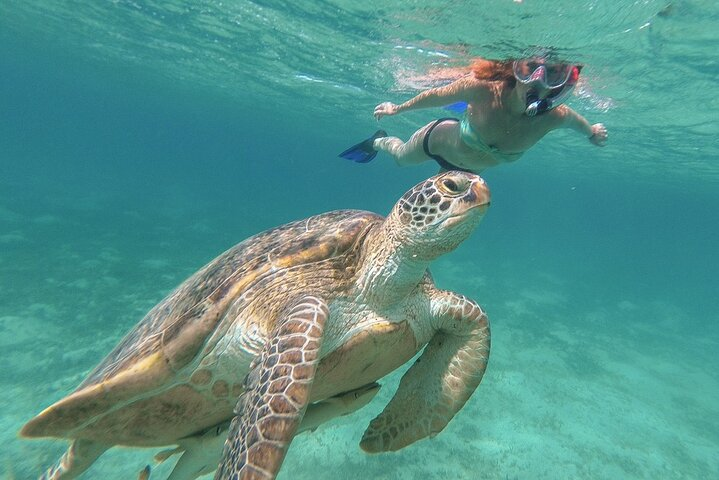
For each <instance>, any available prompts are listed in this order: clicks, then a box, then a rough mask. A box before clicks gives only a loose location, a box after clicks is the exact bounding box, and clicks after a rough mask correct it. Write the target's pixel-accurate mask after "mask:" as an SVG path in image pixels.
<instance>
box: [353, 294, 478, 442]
mask: <svg viewBox="0 0 719 480" xmlns="http://www.w3.org/2000/svg"><path fill="white" fill-rule="evenodd" d="M431 300H432V302H431V308H432V314H433V317H434V319H435V321H436V322H437V323H436V325H437V327H438V329H437V332H436V333H435V334H434V336H433V337H432V339H431V340H430V342H429V343H428V344H427V346H426V347H425V349H424V352H423V353H422V355H421V356H420V357H419V358H418V359H417V361H416V362H415V364H414V365H412V367H411V368H410V369H409V370H408V371H407V373H405V374H404V376H403V377H402V380H401V381H400V384H399V389H398V390H397V393H396V394H395V396H394V397H393V398H392V400H391V401H390V402H389V404H388V405H387V406H386V407H385V409H384V411H383V412H382V413H381V414H380V415H379V416H378V417H377V418H375V419H374V420H372V422H370V424H369V426H368V427H367V430H366V431H365V433H364V435H363V436H362V440H361V442H360V447H362V449H363V450H364V451H366V452H368V453H377V452H386V451H393V450H399V449H400V448H403V447H406V446H407V445H409V444H411V443H413V442H415V441H417V440H420V439H422V438H425V437H428V436H429V437H433V436H435V435H436V434H438V433H439V432H441V431H442V429H444V427H445V426H447V424H448V423H449V421H450V420H452V417H454V415H455V414H456V413H457V412H458V411H459V410H460V409H461V408H462V407H463V406H464V404H465V402H466V401H467V400H468V399H469V397H470V396H471V395H472V393H473V392H474V390H475V389H476V388H477V386H478V385H479V382H480V381H481V380H482V376H483V375H484V370H485V369H486V368H487V359H488V358H489V345H490V336H489V323H488V321H487V316H486V315H485V313H484V311H483V310H482V308H481V307H480V306H479V305H477V304H476V303H475V302H473V301H471V300H469V299H467V298H466V297H464V296H462V295H458V294H456V293H453V292H446V291H436V292H434V294H433V295H432V299H431Z"/></svg>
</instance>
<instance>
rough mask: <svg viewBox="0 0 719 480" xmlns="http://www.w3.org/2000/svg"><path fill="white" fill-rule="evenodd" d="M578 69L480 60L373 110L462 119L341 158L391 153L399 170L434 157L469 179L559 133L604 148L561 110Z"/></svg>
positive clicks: (371, 141) (600, 130)
mask: <svg viewBox="0 0 719 480" xmlns="http://www.w3.org/2000/svg"><path fill="white" fill-rule="evenodd" d="M580 70H581V66H580V65H572V64H569V63H560V62H550V61H549V60H547V59H545V58H543V57H531V58H525V59H521V60H505V61H493V60H484V59H479V60H477V61H475V63H474V64H473V65H472V68H471V73H470V74H468V75H466V76H463V77H462V78H460V79H458V80H455V81H454V82H452V83H450V84H448V85H445V86H443V87H437V88H431V89H429V90H426V91H424V92H422V93H420V94H419V95H417V96H415V97H414V98H412V99H411V100H409V101H407V102H405V103H403V104H401V105H395V104H394V103H391V102H384V103H381V104H379V105H377V107H375V110H374V116H375V118H376V119H377V120H379V119H381V118H382V117H384V116H385V115H396V114H398V113H400V112H404V111H408V110H415V109H419V108H429V107H446V106H448V105H450V106H451V109H452V110H456V109H457V106H458V105H459V106H462V107H463V106H464V105H465V104H466V110H465V113H464V115H463V117H462V118H461V119H457V118H440V119H438V120H434V121H432V122H430V123H429V124H427V125H425V126H424V127H422V128H420V129H419V130H417V131H416V132H415V133H414V134H413V135H412V137H411V138H410V139H409V140H408V141H407V142H404V141H402V140H401V139H400V138H397V137H390V136H387V133H386V132H384V131H383V130H378V131H377V132H376V133H375V134H374V135H373V136H372V137H370V138H368V139H367V140H365V141H363V142H361V143H358V144H357V145H354V146H352V147H350V148H349V149H347V150H345V151H344V152H342V153H341V154H340V157H342V158H346V159H349V160H352V161H355V162H359V163H365V162H369V161H370V160H372V159H373V158H374V157H375V156H376V155H377V152H378V151H384V152H387V153H389V154H390V155H392V156H393V157H394V159H395V161H396V162H397V164H399V165H401V166H405V165H415V164H418V163H422V162H425V161H427V160H428V159H433V160H434V161H436V162H437V163H438V164H439V165H440V167H442V169H445V170H468V171H472V172H476V173H480V172H482V170H484V169H485V168H487V167H491V166H494V165H498V164H501V163H507V162H513V161H515V160H517V159H518V158H520V157H521V156H522V155H523V154H524V152H526V151H527V150H528V149H529V148H530V147H532V146H533V145H534V144H536V143H537V142H538V141H539V140H541V139H542V138H543V137H544V136H545V135H546V134H547V133H549V132H550V131H552V130H555V129H558V128H571V129H573V130H576V131H577V132H579V133H581V134H583V135H585V136H586V137H587V138H588V139H589V141H590V142H591V143H593V144H594V145H597V146H600V147H602V146H604V144H605V142H606V140H607V130H606V128H605V127H604V125H602V124H601V123H596V124H594V125H590V124H589V122H588V121H587V120H586V119H585V118H584V117H582V116H581V115H580V114H578V113H577V112H575V111H574V110H572V109H571V108H569V107H568V106H566V105H564V104H563V102H564V101H565V100H566V99H567V97H568V96H569V95H570V93H571V92H572V90H573V89H574V86H575V85H576V83H577V80H578V78H579V72H580Z"/></svg>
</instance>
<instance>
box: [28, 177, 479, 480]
mask: <svg viewBox="0 0 719 480" xmlns="http://www.w3.org/2000/svg"><path fill="white" fill-rule="evenodd" d="M488 205H489V190H488V188H487V186H486V185H485V182H484V180H482V179H481V178H480V177H479V176H477V175H473V174H470V173H465V172H456V171H450V172H444V173H441V174H439V175H436V176H434V177H431V178H429V179H427V180H425V181H423V182H421V183H419V184H418V185H416V186H415V187H413V188H412V189H411V190H409V191H408V192H407V193H405V194H404V196H402V198H401V199H400V200H399V201H398V202H397V204H396V205H395V206H394V208H393V209H392V211H391V212H390V213H389V215H388V216H387V218H383V217H382V216H380V215H377V214H374V213H370V212H365V211H358V210H338V211H332V212H329V213H325V214H321V215H317V216H313V217H310V218H307V219H305V220H300V221H296V222H292V223H288V224H286V225H283V226H280V227H277V228H274V229H271V230H267V231H265V232H262V233H259V234H257V235H255V236H253V237H250V238H249V239H247V240H245V241H243V242H241V243H239V244H237V245H236V246H234V247H232V248H231V249H229V250H228V251H226V252H225V253H223V254H221V255H220V256H219V257H217V258H216V259H215V260H213V261H211V262H210V263H209V264H207V265H206V266H205V267H203V268H202V269H200V270H199V271H198V272H197V273H195V274H194V275H192V276H191V277H190V278H188V279H187V280H186V281H185V282H183V283H182V284H181V285H180V286H179V287H177V288H176V289H175V290H174V291H173V292H171V293H170V294H169V295H168V296H167V297H166V298H165V299H164V300H162V301H161V302H160V303H159V304H158V305H157V306H155V307H154V308H152V309H151V310H150V311H149V313H148V314H147V315H146V316H145V317H144V318H143V320H142V321H140V323H139V324H138V325H137V326H135V328H134V329H132V330H131V331H130V332H129V333H128V334H127V335H126V336H125V338H124V339H123V340H122V341H121V342H120V343H119V344H118V345H117V346H116V347H115V349H114V350H112V352H110V354H109V355H108V356H107V357H106V358H105V359H104V360H103V361H102V362H101V363H100V364H99V365H98V366H97V367H96V368H95V369H94V370H93V371H92V372H91V373H90V374H89V376H88V377H87V379H86V380H85V381H83V382H82V383H81V384H80V386H79V387H78V388H77V389H76V390H75V391H74V392H73V393H71V394H70V395H69V396H67V397H65V398H63V399H62V400H60V401H58V402H57V403H55V404H54V405H52V406H50V407H48V408H47V409H45V410H44V411H43V412H42V413H40V414H39V415H38V416H37V417H35V418H33V419H32V420H30V421H29V422H28V423H27V424H26V425H25V426H24V427H23V428H22V430H21V432H20V433H21V435H23V436H25V437H59V438H66V439H70V440H72V442H71V444H70V447H69V449H68V450H67V452H66V453H65V454H64V455H63V456H62V458H61V459H60V461H59V462H58V463H57V464H56V465H55V466H54V467H52V468H50V469H49V470H48V471H47V472H46V473H45V474H44V475H43V477H42V478H47V479H64V480H66V479H69V478H74V477H76V476H77V475H79V474H80V473H82V472H83V471H84V470H85V469H87V468H88V467H89V466H90V465H91V464H92V463H93V462H94V461H95V460H96V459H97V458H98V457H99V456H100V455H101V454H102V453H103V452H104V451H105V450H107V449H108V448H110V447H112V446H114V445H124V446H142V447H156V446H165V445H179V447H180V449H185V450H186V452H185V453H184V454H183V458H184V457H185V455H187V459H189V460H188V462H185V464H187V463H189V464H191V465H190V466H193V465H194V466H196V467H197V468H195V469H193V468H184V467H183V468H182V469H180V470H182V471H180V470H178V471H176V472H174V473H173V474H171V477H170V478H172V479H173V480H189V479H194V478H196V476H197V475H200V474H203V473H206V472H207V471H211V470H212V469H213V467H210V468H209V469H208V467H207V465H205V463H206V462H204V459H206V458H207V456H208V455H209V456H210V457H212V452H209V453H208V452H207V448H206V447H207V446H208V445H217V447H216V448H217V449H218V450H220V449H222V450H223V451H222V452H220V451H217V452H216V453H215V454H214V455H215V456H214V458H215V459H218V458H220V456H221V459H220V461H219V467H218V468H217V471H216V474H215V478H216V479H222V480H227V479H237V478H240V479H255V478H258V479H272V478H275V476H276V475H277V472H278V471H279V469H280V466H281V464H282V461H283V459H284V456H285V454H286V452H287V449H288V448H289V445H290V442H291V441H292V438H293V436H294V435H295V434H296V433H298V432H299V431H301V430H303V429H306V428H314V427H315V426H316V425H314V424H312V425H307V424H305V427H303V426H301V423H302V419H303V417H305V416H306V418H307V419H308V421H310V422H311V423H312V422H314V423H321V422H322V421H324V420H326V419H327V418H331V417H332V416H336V415H340V414H344V413H349V412H351V411H353V410H356V409H357V408H359V407H361V406H362V405H364V404H365V403H367V401H368V397H369V398H371V396H373V395H374V392H376V388H377V387H375V383H374V382H375V381H376V380H378V379H379V378H381V377H383V376H385V375H387V374H388V373H389V372H391V371H393V370H395V369H397V368H398V367H400V366H401V365H403V364H404V363H406V362H407V361H408V360H410V359H411V358H412V357H413V356H414V355H415V354H416V353H417V352H419V351H420V350H421V349H423V348H424V351H423V353H422V355H421V356H420V357H419V358H418V359H417V361H416V362H415V363H414V365H413V366H412V367H411V368H410V369H409V370H408V371H407V372H406V373H405V375H404V376H403V378H402V380H401V381H400V385H399V388H398V390H397V392H396V394H395V395H394V397H393V398H392V400H391V401H390V402H389V404H388V405H387V406H386V408H385V409H384V411H383V412H382V413H381V414H380V415H379V416H378V417H377V418H375V419H374V420H372V422H371V423H370V425H369V426H368V428H367V430H366V431H365V433H364V435H363V437H362V440H361V442H360V446H361V448H362V449H363V450H365V451H367V452H382V451H391V450H397V449H400V448H402V447H404V446H406V445H409V444H411V443H413V442H414V441H416V440H419V439H421V438H424V437H427V436H434V435H435V434H437V433H438V432H440V431H441V430H442V429H443V428H444V427H445V426H446V425H447V423H448V422H449V421H450V420H451V419H452V417H453V416H454V415H455V414H456V413H457V412H458V411H459V410H460V409H461V408H462V406H463V405H464V403H465V402H466V401H467V399H468V398H469V397H470V395H471V394H472V392H474V390H475V388H476V387H477V386H478V385H479V382H480V381H481V379H482V375H483V374H484V370H485V368H486V365H487V359H488V356H489V344H490V336H489V324H488V320H487V316H486V315H485V313H484V311H483V310H482V309H481V307H480V306H479V305H478V304H477V303H475V302H474V301H472V300H470V299H468V298H466V297H464V296H462V295H460V294H457V293H454V292H451V291H446V290H440V289H438V288H437V287H436V286H435V285H434V282H433V280H432V277H431V276H430V274H429V271H428V265H429V263H430V262H431V261H432V260H434V259H436V258H437V257H439V256H440V255H442V254H445V253H447V252H450V251H452V250H454V249H455V248H456V247H457V246H458V245H459V244H460V243H461V242H462V241H464V240H465V239H466V238H467V237H469V235H470V234H471V233H472V232H473V230H474V228H475V227H476V226H477V224H478V223H479V221H480V219H481V218H482V216H483V215H484V213H485V211H486V209H487V207H488ZM367 392H370V394H367ZM348 398H349V399H350V400H349V401H345V400H346V399H348ZM338 399H342V401H338ZM353 399H356V400H353ZM306 411H307V414H306V415H305V412H306ZM312 417H314V418H315V420H309V419H311V418H312ZM213 432H214V433H213ZM225 435H227V440H226V441H225V442H224V448H223V447H221V446H220V445H221V444H222V441H220V442H219V443H217V442H216V443H213V437H218V436H221V437H222V439H224V436H225ZM174 452H175V451H174V450H173V451H170V452H168V453H166V454H165V455H164V456H167V455H169V454H171V453H174ZM178 452H179V451H178ZM183 458H181V459H180V461H179V462H178V468H179V467H180V464H181V463H182V462H183ZM198 459H199V460H198ZM203 462H204V463H203ZM201 464H202V465H201ZM200 466H202V469H203V470H202V471H198V469H199V467H200ZM142 475H143V477H142V478H145V477H146V476H147V473H146V472H145V473H143V474H142Z"/></svg>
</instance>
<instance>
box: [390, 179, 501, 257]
mask: <svg viewBox="0 0 719 480" xmlns="http://www.w3.org/2000/svg"><path fill="white" fill-rule="evenodd" d="M489 198H490V195H489V188H488V187H487V185H486V184H485V182H484V180H483V179H482V178H481V177H480V176H478V175H474V174H472V173H468V172H459V171H449V172H444V173H440V174H439V175H435V176H434V177H431V178H429V179H427V180H425V181H424V182H422V183H419V184H417V185H415V186H414V188H412V189H411V190H409V191H408V192H407V193H405V194H404V195H403V196H402V198H401V199H400V200H399V201H398V202H397V204H396V205H395V206H394V208H393V209H392V212H391V213H390V215H389V217H388V220H390V224H391V225H392V233H393V235H394V236H396V237H397V238H399V240H400V244H403V245H406V246H408V247H409V249H410V250H411V254H412V255H413V256H414V257H419V258H421V259H425V260H432V259H434V258H437V257H439V256H440V255H442V254H444V253H447V252H450V251H452V250H454V249H455V248H457V246H459V244H460V243H462V242H463V241H464V240H466V239H467V238H468V237H469V235H470V234H471V233H472V231H474V228H475V227H476V226H477V225H478V224H479V222H480V220H481V219H482V217H483V216H484V213H485V212H486V211H487V208H488V207H489Z"/></svg>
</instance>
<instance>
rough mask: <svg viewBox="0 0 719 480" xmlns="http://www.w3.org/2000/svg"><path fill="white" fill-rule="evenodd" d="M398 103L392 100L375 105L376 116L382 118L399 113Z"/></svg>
mask: <svg viewBox="0 0 719 480" xmlns="http://www.w3.org/2000/svg"><path fill="white" fill-rule="evenodd" d="M397 108H398V107H397V105H395V104H394V103H392V102H383V103H380V104H379V105H377V106H376V107H374V118H376V119H377V120H379V119H380V118H382V117H384V116H385V115H395V114H397V113H398V112H397Z"/></svg>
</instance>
